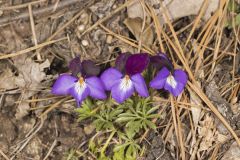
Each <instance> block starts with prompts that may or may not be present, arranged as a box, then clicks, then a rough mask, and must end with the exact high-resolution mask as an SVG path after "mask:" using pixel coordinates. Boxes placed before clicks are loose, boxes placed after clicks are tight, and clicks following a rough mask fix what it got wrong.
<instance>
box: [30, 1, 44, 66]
mask: <svg viewBox="0 0 240 160" xmlns="http://www.w3.org/2000/svg"><path fill="white" fill-rule="evenodd" d="M28 10H29V16H30V24H31V29H32V35H33V41H34V44H35V46H36V45H37V44H38V42H37V36H36V31H35V25H34V19H33V14H32V5H31V4H29V5H28ZM37 60H38V61H41V60H42V58H41V55H40V53H39V52H38V51H37Z"/></svg>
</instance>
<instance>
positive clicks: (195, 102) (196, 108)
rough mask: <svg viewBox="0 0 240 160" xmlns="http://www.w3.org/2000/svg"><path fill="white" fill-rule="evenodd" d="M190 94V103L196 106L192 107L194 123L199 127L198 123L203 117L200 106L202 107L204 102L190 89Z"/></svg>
mask: <svg viewBox="0 0 240 160" xmlns="http://www.w3.org/2000/svg"><path fill="white" fill-rule="evenodd" d="M189 92H190V102H191V104H193V105H194V106H191V111H192V118H193V123H194V125H195V127H197V125H198V121H199V118H200V115H201V108H200V106H202V101H201V99H200V98H199V97H198V96H197V95H196V94H195V93H194V92H193V91H192V90H190V89H189Z"/></svg>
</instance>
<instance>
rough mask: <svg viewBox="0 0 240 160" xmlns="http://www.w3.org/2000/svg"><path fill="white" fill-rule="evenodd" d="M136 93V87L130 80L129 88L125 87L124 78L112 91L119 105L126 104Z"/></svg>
mask: <svg viewBox="0 0 240 160" xmlns="http://www.w3.org/2000/svg"><path fill="white" fill-rule="evenodd" d="M133 92H134V85H133V83H132V82H131V80H129V82H128V86H126V85H125V82H124V78H122V79H120V80H118V82H117V83H115V84H114V86H113V87H112V89H111V93H112V98H113V99H115V100H116V101H117V102H118V103H122V102H124V101H125V100H126V99H127V98H129V97H130V96H131V95H132V94H133Z"/></svg>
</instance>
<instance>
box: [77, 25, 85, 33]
mask: <svg viewBox="0 0 240 160" xmlns="http://www.w3.org/2000/svg"><path fill="white" fill-rule="evenodd" d="M84 29H85V25H83V24H81V25H79V26H78V30H79V31H80V32H83V31H84Z"/></svg>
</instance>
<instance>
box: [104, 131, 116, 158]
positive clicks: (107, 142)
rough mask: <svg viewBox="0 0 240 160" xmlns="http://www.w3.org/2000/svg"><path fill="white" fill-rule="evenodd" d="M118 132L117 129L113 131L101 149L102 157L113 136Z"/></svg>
mask: <svg viewBox="0 0 240 160" xmlns="http://www.w3.org/2000/svg"><path fill="white" fill-rule="evenodd" d="M115 133H116V131H112V133H111V134H110V136H109V138H108V140H107V141H106V143H105V145H104V146H103V148H102V149H101V157H102V156H104V152H105V150H106V149H107V147H108V145H109V143H110V141H111V139H112V137H113V136H114V134H115Z"/></svg>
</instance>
